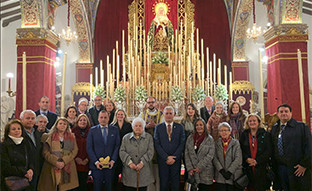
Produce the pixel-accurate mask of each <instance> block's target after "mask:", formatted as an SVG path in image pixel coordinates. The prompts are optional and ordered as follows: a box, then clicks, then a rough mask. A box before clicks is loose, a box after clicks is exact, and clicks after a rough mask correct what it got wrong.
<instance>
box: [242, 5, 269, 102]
mask: <svg viewBox="0 0 312 191" xmlns="http://www.w3.org/2000/svg"><path fill="white" fill-rule="evenodd" d="M255 3H256V4H255V5H256V23H257V26H261V29H262V30H264V29H266V28H267V26H266V25H267V23H268V19H267V16H266V14H267V10H266V8H265V6H264V5H263V3H262V2H258V1H255ZM252 24H253V20H252V19H250V20H249V25H248V26H249V28H250V27H252ZM262 34H263V33H262ZM259 48H264V38H263V36H262V35H261V36H260V37H258V39H257V40H256V41H253V40H251V39H250V40H247V41H246V49H245V50H246V59H247V60H248V61H249V80H250V82H251V83H252V84H253V85H254V86H255V91H257V92H259V91H260V75H259V53H258V50H259ZM261 54H262V57H263V56H265V52H264V51H262V52H261ZM262 71H263V73H264V74H263V82H266V64H264V63H263V65H262ZM259 106H260V103H259Z"/></svg>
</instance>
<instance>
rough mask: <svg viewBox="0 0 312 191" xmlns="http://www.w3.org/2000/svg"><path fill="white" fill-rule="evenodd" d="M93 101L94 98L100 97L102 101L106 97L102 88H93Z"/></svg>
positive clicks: (99, 86)
mask: <svg viewBox="0 0 312 191" xmlns="http://www.w3.org/2000/svg"><path fill="white" fill-rule="evenodd" d="M92 95H93V99H94V98H95V97H96V96H101V97H102V99H104V98H105V97H106V93H105V90H104V87H103V86H101V85H98V86H96V87H95V89H94V91H93V93H92Z"/></svg>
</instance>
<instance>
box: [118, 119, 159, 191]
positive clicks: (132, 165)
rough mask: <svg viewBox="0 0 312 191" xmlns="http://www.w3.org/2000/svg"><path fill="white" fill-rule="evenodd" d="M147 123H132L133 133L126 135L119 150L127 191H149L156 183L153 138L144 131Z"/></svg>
mask: <svg viewBox="0 0 312 191" xmlns="http://www.w3.org/2000/svg"><path fill="white" fill-rule="evenodd" d="M144 129H145V121H144V120H143V119H142V118H135V119H134V120H133V122H132V130H133V132H131V133H128V134H126V135H125V136H124V137H123V139H122V143H121V146H120V150H119V156H120V159H121V161H122V163H123V169H122V176H121V181H122V183H123V185H124V186H125V190H136V188H139V190H140V191H145V190H147V186H148V185H149V184H151V183H153V182H154V177H153V173H152V159H153V155H154V143H153V137H152V136H151V135H150V134H148V133H146V132H145V131H144Z"/></svg>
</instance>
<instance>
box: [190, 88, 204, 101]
mask: <svg viewBox="0 0 312 191" xmlns="http://www.w3.org/2000/svg"><path fill="white" fill-rule="evenodd" d="M205 97H206V94H205V90H204V89H203V88H202V87H201V86H199V85H197V86H196V87H195V88H194V89H193V92H192V98H193V100H194V101H201V100H204V99H205Z"/></svg>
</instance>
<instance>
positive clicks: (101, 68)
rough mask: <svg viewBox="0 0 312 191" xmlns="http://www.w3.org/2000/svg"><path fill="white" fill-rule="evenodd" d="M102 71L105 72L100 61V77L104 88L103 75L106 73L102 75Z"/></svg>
mask: <svg viewBox="0 0 312 191" xmlns="http://www.w3.org/2000/svg"><path fill="white" fill-rule="evenodd" d="M102 70H103V61H102V60H100V76H101V81H100V84H101V86H102V87H103V86H104V75H103V74H104V73H102Z"/></svg>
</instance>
